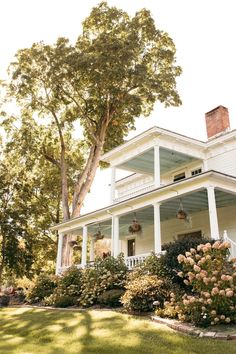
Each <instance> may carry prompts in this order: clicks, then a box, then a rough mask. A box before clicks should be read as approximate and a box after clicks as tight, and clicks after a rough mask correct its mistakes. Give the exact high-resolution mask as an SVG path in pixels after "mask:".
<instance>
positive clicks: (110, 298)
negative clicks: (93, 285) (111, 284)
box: [98, 289, 125, 307]
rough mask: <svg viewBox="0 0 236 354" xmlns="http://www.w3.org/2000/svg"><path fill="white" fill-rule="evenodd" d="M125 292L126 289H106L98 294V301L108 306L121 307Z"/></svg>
mask: <svg viewBox="0 0 236 354" xmlns="http://www.w3.org/2000/svg"><path fill="white" fill-rule="evenodd" d="M124 292H125V291H124V289H110V290H106V291H104V292H103V293H102V294H101V295H99V296H98V303H99V304H101V305H104V306H108V307H119V306H121V302H120V299H121V296H122V295H124Z"/></svg>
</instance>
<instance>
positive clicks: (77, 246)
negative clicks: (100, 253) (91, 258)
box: [69, 241, 82, 251]
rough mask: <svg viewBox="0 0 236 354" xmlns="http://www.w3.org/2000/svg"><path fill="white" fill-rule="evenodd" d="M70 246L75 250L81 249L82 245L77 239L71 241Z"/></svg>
mask: <svg viewBox="0 0 236 354" xmlns="http://www.w3.org/2000/svg"><path fill="white" fill-rule="evenodd" d="M69 246H70V247H71V248H73V251H81V250H82V247H81V246H80V245H79V244H78V242H77V241H70V242H69Z"/></svg>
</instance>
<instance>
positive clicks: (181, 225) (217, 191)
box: [57, 176, 236, 272]
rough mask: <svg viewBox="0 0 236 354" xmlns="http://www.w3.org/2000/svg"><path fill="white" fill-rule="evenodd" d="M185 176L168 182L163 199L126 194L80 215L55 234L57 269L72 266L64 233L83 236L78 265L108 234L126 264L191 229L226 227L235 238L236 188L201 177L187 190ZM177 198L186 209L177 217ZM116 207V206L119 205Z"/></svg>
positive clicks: (218, 233) (218, 231) (217, 231)
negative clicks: (134, 228) (93, 213)
mask: <svg viewBox="0 0 236 354" xmlns="http://www.w3.org/2000/svg"><path fill="white" fill-rule="evenodd" d="M202 177H203V176H198V177H195V178H193V179H195V180H196V179H201V178H202ZM188 182H189V181H187V180H185V181H181V182H177V183H175V184H174V185H175V186H173V184H172V186H169V190H168V191H165V196H163V200H162V201H161V200H160V199H161V198H157V196H155V198H154V202H152V201H153V199H152V198H150V196H149V198H147V196H146V200H145V203H143V205H142V207H139V205H140V203H139V204H138V203H137V202H136V203H134V200H129V201H126V203H125V204H124V203H120V204H121V205H119V209H120V210H118V211H117V210H116V211H114V210H112V208H110V209H109V208H104V209H103V210H101V211H99V212H100V215H96V217H95V216H91V215H90V216H89V215H87V216H82V217H80V218H79V219H78V221H79V222H77V225H78V226H76V225H74V226H73V227H70V228H68V229H67V230H66V231H64V232H61V233H60V234H59V243H58V258H57V272H61V271H63V269H65V267H68V266H70V264H69V263H66V262H65V257H64V256H63V252H64V253H65V248H67V249H68V245H67V247H65V245H66V244H67V242H66V238H67V236H65V237H64V242H63V236H64V235H66V234H68V233H70V237H71V235H72V237H73V239H78V240H82V252H80V255H81V257H80V262H79V264H78V263H77V264H78V266H81V267H85V266H86V265H87V264H89V262H93V261H94V258H95V256H96V245H97V244H98V243H99V242H100V243H101V242H103V240H106V242H107V247H108V248H107V249H108V250H109V251H110V253H111V255H113V256H115V257H117V256H118V255H119V254H120V253H123V254H124V256H125V260H126V264H127V266H128V267H129V269H132V268H133V267H134V266H135V265H136V264H138V263H140V262H142V261H143V260H144V259H145V258H146V257H147V256H148V255H149V254H150V253H151V252H155V253H160V252H161V251H162V245H163V244H164V243H167V242H170V241H172V240H174V239H176V238H180V237H188V235H190V234H192V233H196V234H201V235H202V236H203V237H205V238H211V237H212V238H215V239H219V238H220V237H223V233H224V230H227V233H228V237H229V238H230V239H231V240H232V241H233V242H236V221H235V212H236V188H235V190H231V191H230V190H229V189H228V190H226V189H223V188H222V186H220V185H218V186H217V185H215V186H213V185H212V184H210V185H209V184H208V185H207V186H206V185H205V182H204V184H203V185H202V186H201V188H199V185H197V184H196V182H195V187H196V186H197V187H198V188H196V190H194V187H193V185H192V186H191V190H190V189H189V188H186V184H187V183H188ZM167 187H168V186H167ZM167 187H165V188H167ZM183 187H184V188H183ZM225 187H226V186H225ZM157 192H158V190H157V191H156V193H157ZM160 192H162V191H161V190H159V194H160ZM160 197H161V196H160ZM143 198H144V197H143ZM158 199H159V200H158ZM123 204H124V205H123ZM180 204H181V205H182V207H183V209H184V211H185V212H186V215H187V217H186V218H185V219H178V218H177V217H176V214H177V211H178V209H179V207H180ZM113 208H114V207H113ZM116 208H117V209H118V206H116ZM124 210H125V211H124ZM85 217H86V219H87V222H84V221H83V220H82V222H81V220H80V219H83V218H85ZM134 218H135V219H136V220H137V222H138V223H139V224H140V225H141V230H140V231H139V232H135V233H133V234H132V233H130V232H129V226H130V225H131V224H132V222H133V219H134ZM75 221H76V220H74V222H75ZM81 224H82V225H81ZM96 235H97V236H98V235H102V236H103V239H102V240H99V239H98V238H97V236H96ZM80 242H81V241H80ZM63 244H64V247H63ZM232 245H233V244H232ZM88 248H89V249H90V253H89V254H88ZM63 249H64V250H63ZM78 252H79V251H78Z"/></svg>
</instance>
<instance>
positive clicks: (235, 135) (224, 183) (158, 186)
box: [52, 106, 236, 273]
mask: <svg viewBox="0 0 236 354" xmlns="http://www.w3.org/2000/svg"><path fill="white" fill-rule="evenodd" d="M205 118H206V128H207V135H208V140H207V141H205V142H204V141H200V140H196V139H192V138H190V137H187V136H184V135H181V134H177V133H175V132H172V131H169V130H166V129H162V128H158V127H153V128H151V129H149V130H147V131H145V132H143V133H141V134H139V135H138V136H136V137H134V138H132V139H131V140H129V141H127V142H125V143H124V144H122V145H120V146H118V147H117V148H115V149H113V150H111V151H109V152H108V153H106V154H104V155H103V156H102V161H105V162H107V163H109V164H110V169H111V203H110V205H109V206H107V207H105V208H102V209H100V210H95V211H93V212H91V213H88V214H85V215H81V216H80V217H78V218H74V219H71V220H68V221H66V222H63V223H60V224H58V225H56V226H54V227H52V230H58V232H59V241H58V255H57V273H60V272H61V271H63V269H65V268H66V267H68V266H69V265H70V264H69V261H68V257H67V255H68V254H69V253H70V252H71V248H72V246H71V244H73V242H72V243H71V242H67V236H66V235H68V234H69V235H74V236H73V237H74V239H76V238H77V237H82V256H81V259H82V262H81V266H83V267H84V266H85V265H86V264H87V262H92V261H93V260H94V257H95V255H94V244H95V242H96V240H97V239H99V238H100V237H104V238H105V239H107V240H110V245H111V254H112V255H113V256H115V257H116V256H117V255H118V254H119V253H120V252H122V253H124V255H125V260H126V263H127V265H128V266H129V268H132V266H134V265H135V264H137V263H138V262H140V261H142V260H143V259H145V257H147V256H148V255H149V254H150V253H151V252H156V253H159V252H161V250H162V245H163V244H164V243H166V242H169V241H171V240H174V239H176V238H183V237H189V236H190V235H195V236H196V237H198V236H201V235H203V236H204V237H206V238H214V239H218V238H221V237H223V235H224V237H227V238H228V239H229V240H230V241H231V244H232V252H234V253H235V251H236V130H230V123H229V114H228V109H227V108H225V107H223V106H219V107H217V108H215V109H213V110H212V111H210V112H208V113H206V115H205ZM117 169H124V170H126V171H130V174H129V175H128V176H127V177H125V178H123V179H121V180H118V181H117V180H116V170H117ZM101 235H102V236H101ZM88 243H89V246H90V257H88V255H87V249H88Z"/></svg>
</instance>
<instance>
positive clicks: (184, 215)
mask: <svg viewBox="0 0 236 354" xmlns="http://www.w3.org/2000/svg"><path fill="white" fill-rule="evenodd" d="M176 217H177V219H179V220H185V219H186V218H187V213H186V212H185V211H184V210H178V212H177V214H176Z"/></svg>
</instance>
